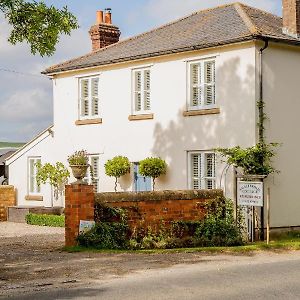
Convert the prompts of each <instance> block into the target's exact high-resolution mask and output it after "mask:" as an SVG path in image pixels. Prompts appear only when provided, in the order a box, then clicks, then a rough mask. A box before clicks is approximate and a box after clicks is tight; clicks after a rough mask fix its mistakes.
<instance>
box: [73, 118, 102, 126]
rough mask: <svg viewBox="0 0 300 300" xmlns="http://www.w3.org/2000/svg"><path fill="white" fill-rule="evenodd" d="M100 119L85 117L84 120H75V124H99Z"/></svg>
mask: <svg viewBox="0 0 300 300" xmlns="http://www.w3.org/2000/svg"><path fill="white" fill-rule="evenodd" d="M101 123H102V119H101V118H97V119H86V120H76V121H75V125H90V124H101Z"/></svg>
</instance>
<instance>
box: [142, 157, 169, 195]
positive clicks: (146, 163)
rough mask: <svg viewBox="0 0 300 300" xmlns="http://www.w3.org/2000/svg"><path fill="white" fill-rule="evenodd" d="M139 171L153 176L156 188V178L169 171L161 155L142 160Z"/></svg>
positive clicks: (144, 174)
mask: <svg viewBox="0 0 300 300" xmlns="http://www.w3.org/2000/svg"><path fill="white" fill-rule="evenodd" d="M139 172H140V174H141V175H143V176H146V177H152V180H153V190H154V186H155V179H156V178H158V177H159V176H161V175H164V174H166V172H167V163H166V162H165V161H164V160H163V159H161V158H159V157H148V158H146V159H144V160H142V161H140V164H139Z"/></svg>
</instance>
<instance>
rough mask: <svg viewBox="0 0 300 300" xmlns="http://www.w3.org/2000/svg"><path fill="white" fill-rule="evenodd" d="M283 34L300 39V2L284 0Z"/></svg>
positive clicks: (298, 0)
mask: <svg viewBox="0 0 300 300" xmlns="http://www.w3.org/2000/svg"><path fill="white" fill-rule="evenodd" d="M282 10H283V12H282V16H283V33H285V34H288V35H290V36H292V37H294V38H300V0H282Z"/></svg>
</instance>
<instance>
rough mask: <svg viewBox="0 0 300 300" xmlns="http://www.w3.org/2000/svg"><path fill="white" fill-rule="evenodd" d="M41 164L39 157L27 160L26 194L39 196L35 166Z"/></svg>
mask: <svg viewBox="0 0 300 300" xmlns="http://www.w3.org/2000/svg"><path fill="white" fill-rule="evenodd" d="M40 162H41V158H40V157H29V158H28V194H30V195H34V194H40V193H41V187H40V186H38V184H37V182H36V174H37V167H36V164H37V163H40Z"/></svg>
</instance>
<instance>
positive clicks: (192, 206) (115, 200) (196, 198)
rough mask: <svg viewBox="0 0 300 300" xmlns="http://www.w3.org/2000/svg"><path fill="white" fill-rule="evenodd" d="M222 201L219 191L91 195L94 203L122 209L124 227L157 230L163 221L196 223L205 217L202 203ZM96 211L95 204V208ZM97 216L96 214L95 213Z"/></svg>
mask: <svg viewBox="0 0 300 300" xmlns="http://www.w3.org/2000/svg"><path fill="white" fill-rule="evenodd" d="M218 198H223V191H222V190H178V191H154V192H137V193H133V192H119V193H98V194H95V202H96V204H97V203H99V204H102V205H106V206H109V207H115V208H123V209H125V210H126V213H127V216H128V224H129V226H130V227H131V228H132V229H134V228H137V227H144V228H145V227H148V226H151V227H153V228H157V226H158V225H159V224H160V223H161V222H162V221H164V223H165V224H166V225H167V224H169V223H170V222H172V221H197V220H200V219H203V217H204V216H205V203H206V202H207V200H210V199H218ZM96 210H97V205H96ZM95 214H96V215H97V211H96V212H95Z"/></svg>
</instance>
